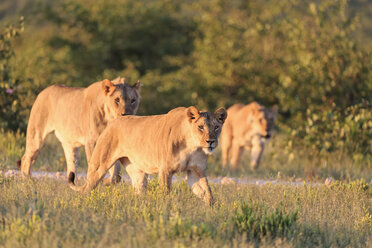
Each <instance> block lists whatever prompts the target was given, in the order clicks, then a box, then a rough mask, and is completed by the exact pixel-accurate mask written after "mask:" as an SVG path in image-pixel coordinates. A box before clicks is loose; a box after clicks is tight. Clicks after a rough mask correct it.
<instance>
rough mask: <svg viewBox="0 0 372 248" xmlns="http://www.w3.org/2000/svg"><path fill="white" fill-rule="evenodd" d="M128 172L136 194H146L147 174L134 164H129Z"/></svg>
mask: <svg viewBox="0 0 372 248" xmlns="http://www.w3.org/2000/svg"><path fill="white" fill-rule="evenodd" d="M126 170H127V172H128V175H129V177H130V179H131V181H132V186H133V187H134V189H135V191H136V193H143V192H145V191H146V188H147V174H146V173H144V172H143V171H141V170H140V169H138V168H137V167H136V166H135V165H134V164H128V165H127V167H126Z"/></svg>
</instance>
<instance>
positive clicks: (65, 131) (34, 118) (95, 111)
mask: <svg viewBox="0 0 372 248" xmlns="http://www.w3.org/2000/svg"><path fill="white" fill-rule="evenodd" d="M140 87H141V83H140V82H137V83H136V84H135V85H133V86H130V85H128V84H127V83H126V82H125V79H124V78H117V79H115V80H113V81H112V82H111V81H110V80H108V79H105V80H103V81H102V82H96V83H93V84H92V85H90V86H89V87H88V88H73V87H67V86H60V85H52V86H50V87H48V88H46V89H44V90H43V91H42V92H41V93H40V94H39V95H38V96H37V98H36V100H35V103H34V105H33V106H32V109H31V114H30V118H29V121H28V126H27V136H26V149H25V153H24V155H23V157H22V160H21V162H20V163H19V164H20V166H19V167H20V169H21V171H22V175H23V176H29V175H30V171H31V167H32V165H33V164H34V163H35V160H36V158H37V155H38V153H39V150H40V148H41V146H42V145H43V142H44V139H45V137H46V136H47V135H48V134H49V133H50V132H53V131H54V132H55V135H56V136H57V138H58V140H59V141H60V142H61V143H62V146H63V150H64V152H65V156H66V162H67V175H69V174H70V173H71V172H75V170H76V165H77V163H78V156H79V147H80V146H85V152H86V156H87V160H88V161H89V159H90V157H91V155H92V152H93V148H94V146H95V143H96V141H97V139H98V137H99V135H100V134H101V133H102V131H103V130H104V129H105V127H106V126H107V124H108V123H109V122H110V121H112V120H114V119H116V118H118V117H119V116H122V115H130V114H135V113H136V112H137V109H138V105H139V101H140ZM117 168H120V166H119V165H116V166H115V168H114V169H113V170H112V171H111V175H112V177H111V180H112V181H117V180H118V176H119V172H118V171H117Z"/></svg>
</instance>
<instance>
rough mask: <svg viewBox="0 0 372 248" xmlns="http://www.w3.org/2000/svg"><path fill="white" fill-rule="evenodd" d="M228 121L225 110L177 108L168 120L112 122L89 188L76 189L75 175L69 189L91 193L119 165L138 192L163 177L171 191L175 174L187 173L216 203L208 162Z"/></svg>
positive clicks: (102, 140) (99, 145)
mask: <svg viewBox="0 0 372 248" xmlns="http://www.w3.org/2000/svg"><path fill="white" fill-rule="evenodd" d="M226 116H227V112H226V110H225V109H223V108H220V109H218V110H216V112H215V113H214V114H212V113H210V112H199V111H198V110H197V109H196V108H195V107H193V106H192V107H189V108H183V107H180V108H176V109H173V110H171V111H170V112H168V113H167V114H164V115H154V116H125V117H121V118H119V119H117V120H115V121H113V122H112V123H110V124H109V125H108V126H107V128H106V129H105V130H104V131H103V133H102V134H101V135H100V137H99V138H98V140H97V145H96V147H95V148H94V151H93V155H92V157H91V159H90V161H89V167H88V175H87V180H86V182H85V184H84V185H83V186H81V187H77V186H75V185H74V183H73V182H74V176H75V175H74V173H71V174H70V176H69V179H70V186H71V188H73V189H74V190H80V191H82V192H84V191H90V190H91V189H93V188H95V187H96V186H97V184H98V182H99V181H100V180H101V179H102V178H103V176H104V175H105V174H106V172H107V170H109V169H110V167H111V166H112V164H113V163H114V162H115V161H117V160H120V162H121V163H122V164H123V165H124V166H126V170H127V172H128V174H129V176H130V178H131V180H132V184H133V186H134V187H135V189H136V191H138V192H141V191H143V190H145V189H146V185H147V174H155V173H159V177H160V181H161V183H162V185H164V186H167V187H168V190H169V189H170V187H171V183H172V176H173V174H174V173H176V172H178V171H186V172H187V181H188V184H189V186H190V188H191V189H192V191H193V192H194V193H195V194H196V195H197V196H198V197H201V198H203V199H204V201H205V202H206V203H208V204H212V194H211V190H210V188H209V186H208V181H207V177H206V174H205V172H206V166H207V158H208V154H210V153H212V152H213V151H214V150H215V148H216V147H217V144H218V137H219V135H220V132H221V128H222V124H223V123H224V121H225V119H226Z"/></svg>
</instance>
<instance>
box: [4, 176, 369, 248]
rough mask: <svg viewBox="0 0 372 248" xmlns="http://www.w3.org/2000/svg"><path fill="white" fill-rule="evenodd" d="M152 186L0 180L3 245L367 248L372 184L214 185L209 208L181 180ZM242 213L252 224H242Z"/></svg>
mask: <svg viewBox="0 0 372 248" xmlns="http://www.w3.org/2000/svg"><path fill="white" fill-rule="evenodd" d="M150 184H151V185H150V189H149V190H148V191H147V192H146V193H145V194H143V195H136V194H135V193H134V191H133V189H132V188H131V186H130V185H128V184H119V185H116V186H110V187H105V186H100V187H98V189H97V190H94V191H93V192H92V193H91V194H86V195H81V194H80V193H76V192H73V191H72V190H71V189H69V188H68V186H67V184H66V183H65V182H64V181H52V180H46V179H45V180H36V181H33V180H20V179H9V178H6V179H4V178H0V192H1V194H0V246H5V247H123V246H125V247H189V246H198V247H206V246H208V247H232V246H235V247H246V246H248V245H262V246H263V247H267V246H273V245H279V246H283V247H313V246H321V247H346V246H351V247H368V246H371V245H372V235H371V232H372V216H371V212H372V206H371V193H372V191H371V189H365V188H363V189H362V188H359V187H349V186H345V185H338V184H335V185H334V186H332V187H331V188H328V187H326V186H321V187H309V186H301V187H291V186H280V185H270V184H268V185H265V186H255V185H252V186H246V185H239V186H224V185H213V184H212V191H213V193H214V196H215V199H216V204H215V205H214V206H213V207H207V206H205V205H204V203H202V202H201V201H200V200H198V199H197V198H196V197H195V196H194V195H193V194H192V193H191V192H190V190H189V189H188V187H187V184H186V183H185V182H178V183H176V184H175V185H174V187H173V189H172V191H171V192H170V194H169V195H165V194H164V192H163V191H162V190H161V189H160V188H159V187H158V184H157V183H156V181H152V182H151V183H150ZM245 202H247V203H248V205H247V204H244V203H245ZM247 206H251V207H250V209H249V211H248V212H247V210H244V208H246V207H247ZM244 211H245V212H244ZM244 215H245V217H247V218H246V219H248V217H250V216H254V218H255V223H256V224H254V225H251V226H249V225H242V224H241V223H243V222H244V220H245V219H244V218H245V217H244ZM242 216H243V217H242ZM283 222H286V223H287V224H280V223H283ZM237 223H238V224H239V223H240V225H237ZM265 223H266V224H265ZM270 223H272V224H270ZM265 225H266V226H267V225H269V228H266V229H265V230H263V229H262V228H261V229H260V227H261V226H265ZM270 225H271V226H270ZM283 225H285V229H284V231H283V229H280V226H282V227H283ZM242 227H243V228H242ZM272 230H274V231H275V234H273V233H272ZM280 230H282V231H280ZM270 231H271V232H270Z"/></svg>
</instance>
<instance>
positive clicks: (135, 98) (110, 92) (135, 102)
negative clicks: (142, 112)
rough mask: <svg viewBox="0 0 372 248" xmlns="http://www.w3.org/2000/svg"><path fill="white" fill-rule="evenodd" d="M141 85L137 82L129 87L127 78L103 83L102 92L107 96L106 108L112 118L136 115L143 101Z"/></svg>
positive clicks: (106, 80)
mask: <svg viewBox="0 0 372 248" xmlns="http://www.w3.org/2000/svg"><path fill="white" fill-rule="evenodd" d="M140 89H141V83H140V81H137V83H135V84H134V85H132V86H131V85H129V84H128V83H127V82H126V80H125V78H120V77H119V78H117V79H114V80H113V81H110V80H108V79H105V80H103V81H102V90H103V93H104V95H105V98H104V99H105V100H104V101H105V106H106V107H107V109H106V110H107V112H108V113H109V114H110V116H112V118H117V117H119V116H124V115H134V114H136V113H137V109H138V106H139V103H140V100H141V96H140Z"/></svg>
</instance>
